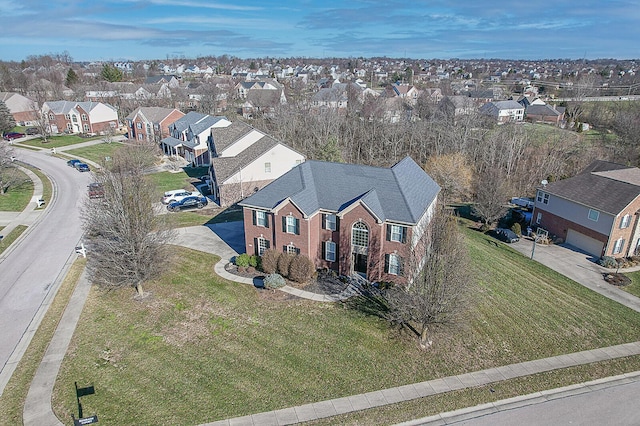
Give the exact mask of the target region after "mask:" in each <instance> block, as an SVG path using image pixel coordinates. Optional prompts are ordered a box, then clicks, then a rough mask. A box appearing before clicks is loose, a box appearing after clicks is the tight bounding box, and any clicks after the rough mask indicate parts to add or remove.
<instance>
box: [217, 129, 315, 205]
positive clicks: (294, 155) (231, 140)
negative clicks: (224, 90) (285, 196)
mask: <svg viewBox="0 0 640 426" xmlns="http://www.w3.org/2000/svg"><path fill="white" fill-rule="evenodd" d="M209 153H210V157H211V165H210V168H209V175H210V178H211V181H210V187H211V192H212V194H213V196H214V199H215V200H216V202H218V203H219V204H220V205H221V206H228V205H231V204H233V203H235V202H237V201H240V200H242V199H243V198H244V197H246V196H248V195H251V194H253V193H254V192H256V191H258V190H259V189H260V188H262V187H264V186H265V185H267V184H269V183H271V182H273V181H274V180H275V179H277V178H279V177H280V176H282V175H283V174H285V173H286V172H288V171H289V170H291V168H292V167H295V166H296V165H297V164H300V163H302V162H304V161H305V157H304V155H302V154H300V153H299V152H297V151H295V150H294V149H292V148H290V147H289V146H287V145H286V144H284V143H283V142H281V141H278V140H276V139H274V138H272V137H271V136H268V135H266V134H265V133H263V132H261V131H259V130H257V129H255V128H253V127H252V126H250V125H248V124H246V123H243V122H241V121H234V122H233V123H231V124H230V125H229V126H225V127H221V126H218V127H214V128H212V129H211V138H210V139H209Z"/></svg>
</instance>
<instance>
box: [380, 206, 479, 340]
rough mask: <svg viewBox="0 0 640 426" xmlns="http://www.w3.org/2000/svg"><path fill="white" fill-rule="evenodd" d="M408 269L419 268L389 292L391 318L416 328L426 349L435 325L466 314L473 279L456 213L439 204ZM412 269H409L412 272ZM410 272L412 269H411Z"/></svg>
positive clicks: (413, 328) (454, 319) (450, 323)
mask: <svg viewBox="0 0 640 426" xmlns="http://www.w3.org/2000/svg"><path fill="white" fill-rule="evenodd" d="M418 247H421V248H420V249H416V251H415V253H414V255H413V256H412V259H410V260H409V261H408V263H409V265H407V266H405V267H404V270H405V271H411V270H414V271H416V272H415V273H413V274H412V276H410V277H408V279H409V281H408V283H407V284H406V285H396V286H393V287H392V288H391V289H389V290H387V292H386V295H385V297H386V300H387V302H388V304H389V307H390V315H391V318H392V319H394V320H396V321H400V322H402V323H403V324H406V325H407V326H409V328H411V329H412V330H413V331H415V332H416V334H417V335H418V338H419V342H420V346H421V347H422V348H423V349H426V348H428V347H429V346H430V345H431V344H432V333H433V331H434V330H435V328H436V327H439V326H446V325H453V324H457V323H459V322H460V321H461V320H462V319H463V318H464V313H465V312H466V311H467V308H468V304H469V301H470V297H469V296H470V293H471V291H472V285H473V281H472V278H471V274H470V273H469V267H468V262H469V256H468V253H467V249H466V245H465V243H464V241H463V236H462V235H461V234H460V231H459V230H458V225H457V223H456V220H455V218H454V217H453V216H451V215H450V214H448V213H446V212H445V210H444V209H443V208H442V207H438V208H437V209H436V212H435V214H434V216H433V218H432V219H431V222H430V223H429V225H428V230H427V233H426V236H425V242H424V244H421V245H419V246H418ZM409 273H410V272H409ZM410 274H411V273H410Z"/></svg>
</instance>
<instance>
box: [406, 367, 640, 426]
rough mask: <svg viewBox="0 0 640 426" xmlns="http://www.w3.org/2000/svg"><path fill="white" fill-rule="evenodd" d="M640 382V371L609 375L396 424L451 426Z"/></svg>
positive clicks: (407, 425) (408, 425)
mask: <svg viewBox="0 0 640 426" xmlns="http://www.w3.org/2000/svg"><path fill="white" fill-rule="evenodd" d="M638 381H640V371H634V372H631V373H625V374H620V375H617V376H611V377H605V378H601V379H596V380H591V381H588V382H584V383H578V384H574V385H569V386H564V387H561V388H556V389H551V390H543V391H540V392H534V393H530V394H528V395H520V396H516V397H513V398H508V399H503V400H500V401H496V402H489V403H485V404H480V405H476V406H474V407H467V408H461V409H459V410H455V411H449V412H446V413H440V414H436V415H434V416H429V417H423V418H421V419H415V420H411V421H408V422H403V423H398V424H396V425H395V426H436V425H450V424H455V423H458V422H462V421H465V420H470V419H475V418H479V417H483V416H486V415H490V414H495V413H498V412H500V411H507V410H513V409H515V408H520V407H526V406H529V405H535V404H540V403H544V402H547V401H553V400H555V399H561V398H566V397H569V396H574V395H580V394H583V393H588V392H593V391H596V390H600V389H606V388H610V387H614V386H619V385H624V384H628V383H633V382H638Z"/></svg>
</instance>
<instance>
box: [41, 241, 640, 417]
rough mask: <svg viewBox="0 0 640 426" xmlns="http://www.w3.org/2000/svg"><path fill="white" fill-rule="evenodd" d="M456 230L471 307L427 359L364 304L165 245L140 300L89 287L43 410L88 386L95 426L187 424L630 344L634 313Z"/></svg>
mask: <svg viewBox="0 0 640 426" xmlns="http://www.w3.org/2000/svg"><path fill="white" fill-rule="evenodd" d="M464 233H465V236H466V240H467V242H468V245H469V250H470V254H471V258H472V262H473V264H472V270H473V271H474V275H475V277H476V280H477V292H476V294H475V297H474V299H475V301H476V302H475V303H476V304H475V306H474V308H473V309H472V310H471V312H469V319H468V321H467V323H466V324H465V325H463V326H460V327H458V328H456V329H451V330H447V331H443V332H440V333H438V334H437V335H436V338H435V343H434V346H433V347H432V348H431V349H430V350H428V351H426V352H423V351H421V350H419V349H418V348H417V345H416V341H415V339H414V338H413V337H412V336H407V335H406V334H404V332H402V331H399V330H397V329H394V328H391V327H390V326H389V324H388V323H387V322H386V321H385V320H383V319H381V318H379V317H378V316H376V315H375V311H372V310H371V309H368V308H370V307H371V306H369V305H367V304H366V303H365V304H363V303H346V304H339V303H336V304H327V303H318V302H312V301H308V300H301V299H297V298H294V297H292V296H289V295H286V294H284V293H281V292H277V291H276V292H271V291H267V290H257V289H255V288H254V287H252V286H249V285H244V284H236V283H229V282H227V281H225V280H223V279H221V278H219V277H218V276H216V275H215V274H214V273H213V264H214V262H215V261H216V260H217V259H216V258H215V257H214V256H211V255H208V254H205V253H201V252H196V251H192V250H188V249H184V248H177V247H176V249H175V251H176V256H175V258H176V262H175V264H174V265H173V268H172V270H171V272H170V273H167V274H166V275H165V276H164V277H163V278H162V279H161V280H159V281H157V282H154V283H149V284H148V285H147V286H146V290H147V291H150V292H152V297H151V298H149V299H147V300H145V301H144V302H138V301H135V300H134V299H133V297H132V296H133V293H134V292H133V290H131V289H126V290H121V291H111V292H103V291H101V290H99V289H96V288H94V289H92V291H91V294H90V296H89V299H88V301H87V304H86V306H85V308H84V311H83V315H82V317H81V319H80V322H79V324H78V328H77V329H76V333H75V335H74V338H73V341H72V343H71V347H70V350H69V352H68V354H67V356H66V358H65V360H64V363H63V366H62V369H61V372H60V374H59V376H58V381H57V382H56V389H55V395H54V398H53V406H54V411H55V412H56V413H57V415H58V416H59V418H60V419H62V420H63V421H68V420H69V419H70V416H71V414H72V413H76V414H77V405H76V399H75V394H74V389H73V386H72V384H73V382H74V381H77V382H78V385H79V386H87V385H93V386H95V388H96V394H95V395H92V396H87V397H83V400H82V403H83V407H84V412H85V414H89V413H91V414H93V413H96V414H98V416H99V418H100V420H101V421H102V422H105V424H134V423H135V424H140V425H147V424H148V425H155V424H173V425H182V424H184V425H193V424H198V423H204V422H210V421H214V420H219V419H224V418H230V417H236V416H241V415H246V414H251V413H257V412H262V411H269V410H273V409H279V408H285V407H291V406H294V405H299V404H305V403H309V402H316V401H321V400H325V399H330V398H337V397H342V396H347V395H353V394H358V393H363V392H368V391H373V390H378V389H383V388H388V387H393V386H398V385H403V384H407V383H414V382H420V381H425V380H430V379H433V378H437V377H443V376H449V375H452V374H459V373H464V372H469V371H475V370H480V369H484V368H489V367H494V366H499V365H504V364H510V363H517V362H521V361H526V360H531V359H537V358H543V357H548V356H553V355H558V354H564V353H569V352H575V351H581V350H585V349H592V348H597V347H604V346H609V345H615V344H619V343H624V342H631V341H635V340H637V339H638V329H639V328H640V315H638V314H637V313H636V312H634V311H631V310H630V309H627V308H625V307H624V306H622V305H619V304H617V303H615V302H612V301H610V300H609V299H606V298H604V297H603V296H601V295H599V294H597V293H594V292H591V291H589V290H588V289H586V288H584V287H582V286H581V285H579V284H577V283H575V282H573V281H571V280H569V279H567V278H565V277H563V276H561V275H559V274H557V273H556V272H554V271H551V270H549V269H547V268H546V267H544V266H542V265H540V264H538V263H537V262H534V261H531V260H529V259H528V258H527V257H525V256H522V255H521V254H519V253H517V252H515V251H514V250H512V249H511V248H510V247H508V246H507V245H505V244H497V245H496V244H495V242H494V241H493V240H491V239H490V237H488V236H485V235H484V234H482V233H479V232H476V231H473V230H468V229H465V230H464ZM365 302H366V301H365ZM122 407H127V409H126V410H123V409H122Z"/></svg>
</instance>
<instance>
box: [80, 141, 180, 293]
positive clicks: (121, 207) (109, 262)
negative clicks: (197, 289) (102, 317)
mask: <svg viewBox="0 0 640 426" xmlns="http://www.w3.org/2000/svg"><path fill="white" fill-rule="evenodd" d="M148 155H149V154H148V151H146V150H145V149H144V147H140V146H135V145H134V146H125V147H123V148H121V149H119V150H118V151H116V153H115V154H114V156H113V160H112V162H111V164H110V167H109V168H108V169H102V170H100V171H98V172H97V173H96V174H95V177H96V181H97V182H100V183H101V184H102V185H103V188H104V198H100V199H97V200H89V199H87V200H86V202H85V205H84V209H83V225H84V229H85V231H86V234H87V239H88V243H89V255H88V262H87V269H88V271H89V273H90V277H91V278H92V280H93V282H94V283H96V284H98V285H102V286H105V287H128V286H132V287H134V288H135V289H136V291H137V294H138V296H143V295H144V291H143V287H142V286H143V284H144V283H145V282H146V281H148V280H150V279H152V278H154V277H157V276H158V275H159V274H160V273H161V272H162V270H163V265H165V264H166V263H167V260H168V258H169V250H168V246H167V243H168V242H169V241H170V239H171V237H172V232H171V230H170V229H169V228H168V226H167V224H166V221H164V220H163V218H164V216H162V215H160V216H159V215H156V214H155V213H154V210H153V202H154V201H156V200H157V194H156V188H155V187H154V186H153V184H152V183H151V182H150V181H149V180H148V179H147V178H146V177H145V175H144V173H143V170H144V167H141V165H144V164H147V163H148V160H146V157H148Z"/></svg>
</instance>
